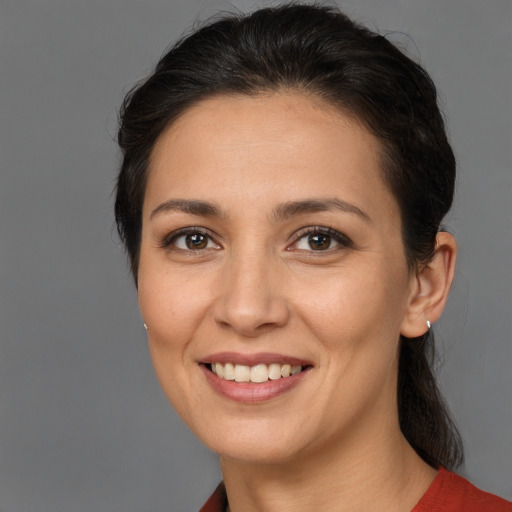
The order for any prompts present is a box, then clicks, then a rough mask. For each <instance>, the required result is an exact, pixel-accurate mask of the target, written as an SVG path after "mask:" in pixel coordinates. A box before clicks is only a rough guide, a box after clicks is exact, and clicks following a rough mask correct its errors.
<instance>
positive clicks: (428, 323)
mask: <svg viewBox="0 0 512 512" xmlns="http://www.w3.org/2000/svg"><path fill="white" fill-rule="evenodd" d="M144 325H146V324H144ZM431 327H432V324H431V323H430V320H427V328H428V330H429V331H430V328H431Z"/></svg>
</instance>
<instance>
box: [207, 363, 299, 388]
mask: <svg viewBox="0 0 512 512" xmlns="http://www.w3.org/2000/svg"><path fill="white" fill-rule="evenodd" d="M211 370H212V372H213V373H215V374H217V376H218V377H220V378H221V379H224V380H234V381H235V382H254V383H261V382H267V381H268V380H269V379H270V380H278V379H281V378H286V377H290V376H292V375H297V374H298V373H300V372H301V371H302V370H303V367H302V366H301V365H300V364H295V365H290V364H279V363H272V364H269V365H266V364H257V365H255V366H246V365H243V364H232V363H226V364H222V363H212V364H211Z"/></svg>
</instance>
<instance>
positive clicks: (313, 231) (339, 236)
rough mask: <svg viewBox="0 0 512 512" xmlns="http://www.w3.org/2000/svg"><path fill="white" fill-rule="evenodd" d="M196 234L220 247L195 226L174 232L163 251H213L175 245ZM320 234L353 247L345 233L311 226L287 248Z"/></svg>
mask: <svg viewBox="0 0 512 512" xmlns="http://www.w3.org/2000/svg"><path fill="white" fill-rule="evenodd" d="M195 234H197V235H202V236H204V237H206V238H207V243H210V242H212V243H213V244H215V245H216V246H217V247H216V248H218V247H219V244H218V243H217V242H216V241H215V235H214V234H213V233H212V232H211V231H208V230H206V229H204V228H200V227H193V226H192V227H188V228H182V229H179V230H178V231H173V232H172V233H170V234H169V235H167V236H166V237H165V238H164V239H163V240H162V243H161V247H162V248H163V249H169V250H178V251H182V252H188V253H193V252H201V251H204V250H208V249H211V247H205V248H200V249H197V250H193V249H183V248H179V247H176V245H175V244H176V241H177V240H178V239H179V238H181V237H186V236H187V235H195ZM318 234H320V235H326V236H329V237H330V238H331V239H333V240H334V241H335V242H336V243H337V244H339V245H341V246H343V247H346V248H350V247H353V242H352V240H350V238H348V237H347V236H346V235H344V234H343V233H340V232H339V231H336V230H335V229H333V228H330V227H324V226H311V227H307V228H303V229H301V230H299V231H297V232H296V233H294V234H293V242H292V243H291V244H290V245H289V246H288V247H287V249H286V250H288V251H292V250H294V249H293V248H292V246H293V245H294V244H297V242H299V241H300V240H302V239H305V238H307V237H309V236H313V235H318ZM173 245H174V247H173ZM299 250H303V249H299ZM335 250H336V247H329V248H327V249H325V250H317V251H315V250H314V249H311V250H310V251H308V250H304V251H305V252H318V253H326V252H333V251H335Z"/></svg>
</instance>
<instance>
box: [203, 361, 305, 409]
mask: <svg viewBox="0 0 512 512" xmlns="http://www.w3.org/2000/svg"><path fill="white" fill-rule="evenodd" d="M201 369H202V370H203V373H204V374H205V376H206V379H207V380H208V382H209V383H210V385H211V386H212V388H213V389H214V390H215V391H216V392H217V393H218V394H219V395H221V396H223V397H225V398H229V399H230V400H234V401H235V402H241V403H245V404H255V403H260V402H266V401H267V400H272V399H273V398H276V397H278V396H280V395H282V394H283V393H286V392H288V391H290V390H292V389H293V388H294V387H295V386H297V385H298V384H299V383H300V382H301V381H302V379H304V377H306V374H308V373H309V368H306V369H305V370H303V371H302V372H300V373H297V374H295V375H291V376H290V377H282V378H280V379H277V380H268V381H266V382H260V383H255V382H235V381H234V380H225V379H221V378H220V377H218V376H217V375H216V374H215V373H213V372H212V371H210V370H209V369H208V368H207V367H206V366H205V365H204V364H202V365H201Z"/></svg>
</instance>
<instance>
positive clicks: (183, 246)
mask: <svg viewBox="0 0 512 512" xmlns="http://www.w3.org/2000/svg"><path fill="white" fill-rule="evenodd" d="M162 247H165V248H166V249H169V250H175V249H177V250H180V251H188V252H199V251H203V250H210V249H220V248H221V247H220V245H218V244H216V243H215V241H214V240H213V238H212V235H210V234H209V233H207V232H206V231H201V230H199V229H196V228H185V229H181V230H179V231H178V232H175V233H171V234H170V235H169V236H168V237H167V239H165V240H163V243H162Z"/></svg>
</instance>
